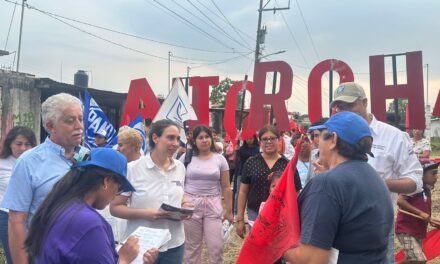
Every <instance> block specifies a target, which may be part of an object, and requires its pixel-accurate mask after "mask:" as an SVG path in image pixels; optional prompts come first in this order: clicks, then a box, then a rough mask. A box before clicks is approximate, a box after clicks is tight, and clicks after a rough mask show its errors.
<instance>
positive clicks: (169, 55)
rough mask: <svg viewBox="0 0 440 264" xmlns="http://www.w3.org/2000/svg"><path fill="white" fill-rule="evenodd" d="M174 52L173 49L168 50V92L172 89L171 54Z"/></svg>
mask: <svg viewBox="0 0 440 264" xmlns="http://www.w3.org/2000/svg"><path fill="white" fill-rule="evenodd" d="M172 55H173V53H172V52H171V51H168V93H169V92H170V90H171V84H170V83H171V56H172Z"/></svg>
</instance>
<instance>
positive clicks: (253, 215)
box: [247, 207, 258, 221]
mask: <svg viewBox="0 0 440 264" xmlns="http://www.w3.org/2000/svg"><path fill="white" fill-rule="evenodd" d="M247 215H248V219H249V220H251V221H255V220H257V217H258V212H255V211H254V210H252V209H249V207H248V208H247Z"/></svg>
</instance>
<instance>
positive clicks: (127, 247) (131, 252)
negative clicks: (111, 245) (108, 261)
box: [118, 236, 146, 264]
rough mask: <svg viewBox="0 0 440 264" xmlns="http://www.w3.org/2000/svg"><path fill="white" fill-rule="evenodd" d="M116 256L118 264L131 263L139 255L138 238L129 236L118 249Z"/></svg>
mask: <svg viewBox="0 0 440 264" xmlns="http://www.w3.org/2000/svg"><path fill="white" fill-rule="evenodd" d="M145 253H146V252H145ZM118 254H119V262H118V264H129V263H130V262H132V261H133V260H134V259H135V258H136V257H137V255H138V254H139V238H137V237H135V236H129V237H128V238H127V241H125V243H124V245H123V246H122V247H121V248H120V249H119V251H118Z"/></svg>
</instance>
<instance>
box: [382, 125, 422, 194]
mask: <svg viewBox="0 0 440 264" xmlns="http://www.w3.org/2000/svg"><path fill="white" fill-rule="evenodd" d="M400 140H401V143H400V144H395V145H394V147H396V149H395V150H394V151H393V153H392V154H393V158H394V159H395V161H394V164H393V168H392V169H393V172H395V173H397V178H395V179H387V180H385V183H386V185H387V187H388V189H389V190H390V192H395V193H399V194H414V193H419V192H421V191H423V181H422V176H423V169H422V166H421V165H420V162H419V160H418V158H417V156H416V154H415V153H414V151H413V148H412V144H411V140H410V138H409V136H408V134H407V133H404V132H401V134H400ZM396 142H399V137H398V138H396Z"/></svg>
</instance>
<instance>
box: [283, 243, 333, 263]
mask: <svg viewBox="0 0 440 264" xmlns="http://www.w3.org/2000/svg"><path fill="white" fill-rule="evenodd" d="M329 258H330V250H326V249H322V248H319V247H315V246H313V245H308V244H301V243H300V244H299V245H298V246H297V247H295V248H291V249H288V250H287V251H286V252H285V253H284V259H286V260H287V261H289V262H290V263H292V264H303V263H304V264H308V263H313V264H327V263H328V261H329Z"/></svg>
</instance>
